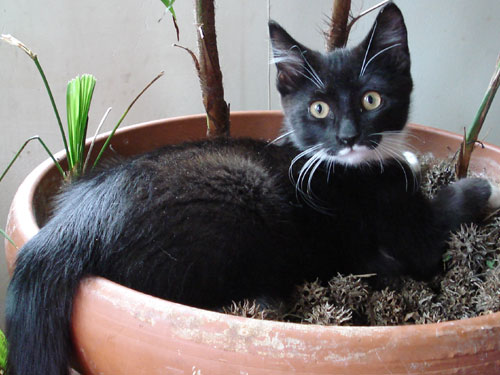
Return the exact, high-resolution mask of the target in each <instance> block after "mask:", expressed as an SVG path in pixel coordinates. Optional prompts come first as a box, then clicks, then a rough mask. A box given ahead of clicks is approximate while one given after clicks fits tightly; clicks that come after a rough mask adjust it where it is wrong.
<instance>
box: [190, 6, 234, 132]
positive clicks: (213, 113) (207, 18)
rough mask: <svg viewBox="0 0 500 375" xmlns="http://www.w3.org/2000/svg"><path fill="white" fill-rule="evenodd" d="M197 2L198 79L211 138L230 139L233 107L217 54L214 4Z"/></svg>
mask: <svg viewBox="0 0 500 375" xmlns="http://www.w3.org/2000/svg"><path fill="white" fill-rule="evenodd" d="M195 1H196V24H197V26H198V49H199V66H200V69H199V74H198V75H199V79H200V86H201V91H202V96H203V104H204V106H205V111H206V113H207V127H208V129H207V136H229V127H230V123H229V106H228V104H227V103H226V102H225V100H224V87H223V84H222V72H221V69H220V64H219V56H218V51H217V36H216V32H215V9H214V0H195Z"/></svg>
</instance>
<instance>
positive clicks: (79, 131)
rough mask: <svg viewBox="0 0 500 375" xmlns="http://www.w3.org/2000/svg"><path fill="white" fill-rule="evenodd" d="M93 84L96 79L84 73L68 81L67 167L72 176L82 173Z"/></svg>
mask: <svg viewBox="0 0 500 375" xmlns="http://www.w3.org/2000/svg"><path fill="white" fill-rule="evenodd" d="M95 84H96V79H95V78H94V76H92V75H90V74H84V75H82V76H81V77H76V78H74V79H72V80H71V81H69V82H68V87H67V91H66V108H67V115H68V144H69V153H68V168H69V171H70V174H72V175H73V176H74V177H79V176H81V175H82V173H83V165H84V154H85V140H86V138H87V124H88V114H89V109H90V103H91V101H92V95H93V93H94V87H95Z"/></svg>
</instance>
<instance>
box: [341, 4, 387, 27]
mask: <svg viewBox="0 0 500 375" xmlns="http://www.w3.org/2000/svg"><path fill="white" fill-rule="evenodd" d="M391 1H392V0H384V1H382V2H380V3H378V4H376V5H374V6H372V7H371V8H368V9H366V10H364V11H362V12H361V13H360V14H358V15H357V16H356V17H354V18H353V19H352V20H351V21H350V22H349V25H347V30H348V31H347V32H348V33H349V32H350V31H351V27H352V25H354V23H355V22H356V21H358V20H359V19H360V18H361V17H363V16H366V15H367V14H368V13H371V12H373V11H374V10H376V9H378V8H380V7H382V6H384V5H386V4H387V3H390V2H391Z"/></svg>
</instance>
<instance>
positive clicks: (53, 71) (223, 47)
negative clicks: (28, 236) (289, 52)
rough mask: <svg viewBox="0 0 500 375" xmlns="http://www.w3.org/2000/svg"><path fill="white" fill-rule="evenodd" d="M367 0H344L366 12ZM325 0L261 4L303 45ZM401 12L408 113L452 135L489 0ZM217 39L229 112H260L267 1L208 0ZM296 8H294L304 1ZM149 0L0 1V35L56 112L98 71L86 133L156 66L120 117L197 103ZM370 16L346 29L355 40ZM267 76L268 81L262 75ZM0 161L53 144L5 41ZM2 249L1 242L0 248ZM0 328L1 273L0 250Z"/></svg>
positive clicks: (497, 116) (167, 25)
mask: <svg viewBox="0 0 500 375" xmlns="http://www.w3.org/2000/svg"><path fill="white" fill-rule="evenodd" d="M376 2H378V0H376V1H373V0H365V1H362V0H353V8H354V11H355V12H356V10H357V9H361V8H362V7H364V8H366V7H369V6H370V5H373V4H375V3H376ZM192 3H193V1H192V0H179V1H177V3H176V11H177V13H178V18H179V26H180V28H181V41H180V43H181V44H182V45H185V46H187V47H190V48H195V47H196V42H195V31H194V25H193V23H194V21H193V11H192ZM331 3H332V1H331V0H312V1H304V0H302V1H299V0H271V17H272V18H274V19H275V20H277V21H279V22H280V23H282V25H283V26H284V27H285V28H287V30H288V31H289V32H290V33H291V34H292V35H293V36H295V37H296V38H297V39H299V40H300V41H302V42H303V43H304V44H306V45H309V46H312V47H315V48H317V49H322V48H323V39H322V35H321V30H322V29H324V28H325V24H326V23H325V22H326V21H325V20H326V18H327V15H328V14H329V13H330V8H331ZM396 3H397V4H398V5H399V6H400V7H401V8H402V10H403V13H404V14H405V17H406V21H407V26H408V30H409V38H410V50H411V53H412V58H413V74H414V80H415V91H414V96H413V107H412V114H411V120H412V121H413V122H417V123H423V124H427V125H433V126H436V127H440V128H445V129H449V130H453V131H458V132H461V131H462V129H463V127H464V126H466V125H468V124H469V123H470V122H471V119H472V118H473V116H474V113H475V110H476V108H477V107H478V105H479V103H480V101H481V98H482V95H483V92H484V90H485V88H486V86H487V84H488V81H489V79H490V76H491V73H492V71H493V65H494V62H495V59H496V56H497V54H498V53H499V52H500V44H499V40H500V2H499V1H498V0H480V1H468V0H440V1H434V0H419V1H412V0H399V1H396ZM217 4H218V13H217V18H218V19H217V21H218V36H219V43H220V52H221V59H222V66H223V72H224V82H225V87H226V98H227V100H228V101H229V102H230V103H231V108H232V109H233V110H244V109H266V108H268V94H267V93H268V78H267V71H268V64H267V59H268V44H267V43H268V40H267V29H266V22H267V0H254V1H236V0H219V1H217ZM304 4H305V5H304ZM162 14H163V5H162V3H161V2H160V1H159V0H141V1H133V0H104V1H103V0H87V1H74V0H46V1H32V0H31V1H28V0H2V1H1V3H0V32H1V33H10V34H13V35H15V36H16V37H18V38H19V39H21V40H22V41H24V42H25V43H26V44H27V45H29V46H30V47H31V48H32V49H33V50H34V51H35V52H37V53H38V55H39V57H40V61H41V63H42V65H43V66H44V68H45V71H46V74H47V76H48V79H49V80H50V82H51V85H52V89H53V92H54V95H55V98H56V101H57V103H58V105H59V107H60V110H61V112H62V113H61V115H62V116H63V117H64V116H65V111H64V101H65V86H66V82H67V81H68V80H69V79H71V78H73V77H74V76H76V75H77V74H82V73H92V74H94V75H95V76H96V77H97V78H98V83H97V86H96V92H95V95H94V101H93V104H92V108H91V118H90V129H89V132H90V133H93V132H94V130H95V127H96V124H97V123H98V121H99V120H100V117H101V116H102V114H103V113H104V111H105V110H106V108H107V107H108V106H111V107H113V111H112V113H111V116H110V118H109V120H108V122H107V124H108V125H107V129H109V128H110V127H111V126H112V124H114V123H115V122H116V120H117V119H118V118H119V116H120V114H121V113H122V111H123V110H124V109H125V108H126V106H127V105H128V103H129V102H130V100H131V99H132V98H133V97H134V96H135V95H136V93H137V92H138V91H140V89H142V87H143V86H144V85H145V83H146V82H148V81H149V80H150V79H152V78H153V77H154V76H155V75H156V74H157V73H158V72H160V71H161V70H165V72H166V74H165V77H163V78H162V79H161V80H160V81H159V82H158V83H157V84H156V85H155V86H154V87H153V88H152V89H151V90H150V91H149V92H147V93H146V95H145V96H144V97H143V98H142V99H141V100H140V102H138V103H137V105H136V107H135V108H134V109H133V110H132V112H131V113H130V115H129V117H128V118H127V120H126V124H125V125H127V124H132V123H135V122H140V121H145V120H151V119H157V118H162V117H171V116H178V115H185V114H192V113H199V112H201V111H202V107H201V104H200V94H199V90H198V82H197V78H196V77H195V74H194V73H193V66H192V63H191V59H190V57H189V56H188V55H187V54H186V53H185V52H184V51H182V50H180V49H177V48H173V47H171V45H172V43H174V42H175V40H174V36H175V33H174V30H173V26H172V24H171V22H170V19H169V17H168V16H167V17H165V18H164V19H163V20H162V21H161V22H158V19H159V18H160V17H161V16H162ZM372 19H373V16H371V17H367V18H366V19H365V20H363V21H360V23H359V25H357V27H356V28H355V29H354V31H353V34H352V39H353V40H359V39H360V38H361V36H362V35H364V33H366V32H367V30H368V28H369V27H370V22H371V20H372ZM272 82H274V77H272ZM270 91H271V93H272V94H271V108H279V102H278V97H277V95H276V91H275V89H274V87H272V88H271V90H270ZM0 129H1V130H2V132H1V135H0V169H3V167H4V166H5V165H6V164H7V163H8V161H9V160H10V158H11V157H12V156H13V154H14V153H15V151H16V150H17V148H18V147H19V146H20V145H21V144H22V143H23V141H24V140H25V139H26V138H28V137H29V136H32V135H35V134H38V135H41V136H42V137H43V138H44V139H45V141H46V142H47V143H48V145H49V147H51V148H52V149H53V150H54V151H56V150H59V149H61V148H62V143H61V141H60V137H59V134H58V130H57V124H56V121H55V117H54V115H53V113H52V110H51V108H50V104H49V100H48V98H47V95H46V93H45V91H44V88H43V86H42V82H41V80H40V77H39V76H38V73H37V72H36V69H35V67H34V65H33V63H32V62H31V61H30V60H29V58H28V57H27V56H26V55H25V54H24V53H22V52H21V51H20V50H17V49H15V48H13V47H10V46H7V45H5V44H0ZM483 134H484V135H485V136H487V140H488V141H490V142H493V143H497V144H500V99H497V101H496V102H495V103H494V104H493V107H492V110H491V114H490V116H489V118H488V120H487V122H486V124H485V130H484V133H483ZM45 158H46V155H45V154H44V153H43V151H42V150H41V148H40V147H39V145H35V144H33V145H31V146H29V148H28V149H27V151H26V152H25V153H24V154H23V156H22V158H21V160H20V161H18V163H17V165H16V166H15V168H14V169H13V170H12V171H11V172H10V173H9V175H8V176H7V179H6V180H4V181H3V182H2V183H1V185H0V186H1V194H0V226H2V227H3V226H4V225H5V219H6V216H7V209H8V206H9V202H10V200H11V198H12V196H13V194H14V192H15V189H16V186H17V185H18V184H19V183H20V182H21V181H22V179H23V177H24V176H25V175H26V174H27V173H28V171H29V170H30V169H32V168H33V167H34V166H35V165H37V164H38V163H39V162H40V161H42V160H43V159H45ZM1 250H2V251H3V246H2V247H1ZM0 258H1V261H0V310H1V312H0V322H1V323H0V326H1V327H3V301H4V294H5V288H6V284H7V280H8V276H7V274H6V269H5V263H4V259H3V257H0Z"/></svg>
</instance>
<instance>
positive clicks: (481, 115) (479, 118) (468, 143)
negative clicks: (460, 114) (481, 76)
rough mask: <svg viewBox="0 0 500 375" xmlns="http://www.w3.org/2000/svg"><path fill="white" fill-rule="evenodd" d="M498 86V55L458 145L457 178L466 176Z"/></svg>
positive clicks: (499, 61) (499, 73)
mask: <svg viewBox="0 0 500 375" xmlns="http://www.w3.org/2000/svg"><path fill="white" fill-rule="evenodd" d="M499 86H500V55H499V56H498V58H497V62H496V66H495V71H494V73H493V76H492V77H491V81H490V83H489V85H488V88H487V89H486V93H485V94H484V97H483V100H482V102H481V105H480V106H479V109H478V111H477V113H476V117H474V121H473V122H472V125H471V126H470V128H469V130H468V131H467V132H466V134H464V140H463V141H462V144H461V146H460V150H459V154H458V160H457V164H456V174H457V177H458V178H462V177H466V176H467V170H468V169H469V162H470V158H471V155H472V151H474V147H475V145H476V143H477V138H478V136H479V132H480V131H481V128H482V126H483V123H484V120H485V119H486V115H487V114H488V111H489V109H490V106H491V103H492V102H493V98H494V97H495V94H496V92H497V90H498V87H499Z"/></svg>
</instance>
